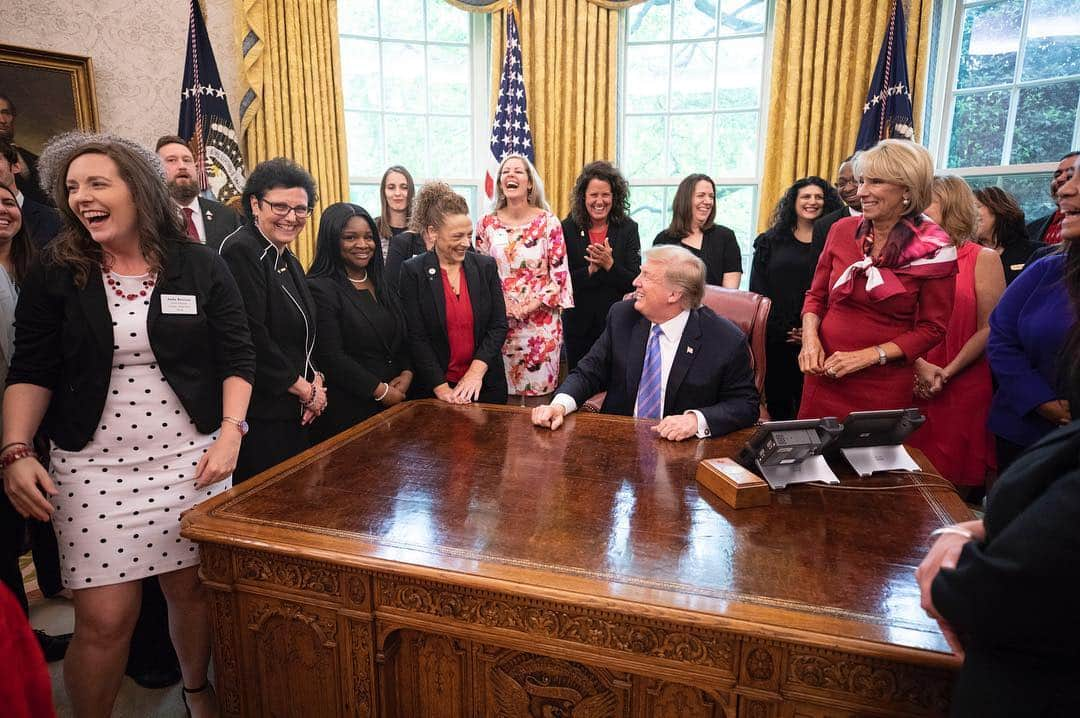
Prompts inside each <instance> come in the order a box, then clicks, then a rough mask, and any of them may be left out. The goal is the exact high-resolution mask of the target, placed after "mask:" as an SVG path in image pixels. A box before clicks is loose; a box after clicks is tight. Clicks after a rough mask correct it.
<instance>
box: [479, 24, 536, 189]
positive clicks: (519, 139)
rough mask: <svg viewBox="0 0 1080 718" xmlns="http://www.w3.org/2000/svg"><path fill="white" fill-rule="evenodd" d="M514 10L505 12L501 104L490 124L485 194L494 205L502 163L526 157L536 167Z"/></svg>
mask: <svg viewBox="0 0 1080 718" xmlns="http://www.w3.org/2000/svg"><path fill="white" fill-rule="evenodd" d="M515 14H516V13H514V11H513V10H506V11H505V15H506V53H505V56H504V57H503V69H502V79H501V80H500V81H499V102H498V106H497V107H496V108H495V119H494V121H493V122H492V123H491V155H490V157H488V169H487V172H486V174H485V176H484V193H485V194H486V195H487V199H488V203H489V204H491V203H493V202H494V201H495V183H496V182H497V181H498V179H499V178H498V177H497V176H496V175H497V174H498V171H499V163H500V162H502V160H503V158H504V157H506V156H507V155H511V154H519V155H524V156H525V157H528V158H529V162H532V163H533V164H536V152H535V150H534V149H533V139H532V130H530V129H529V116H528V112H527V111H526V104H525V78H524V76H523V75H522V74H521V72H522V66H521V36H520V35H519V34H518V26H517V20H516V19H515Z"/></svg>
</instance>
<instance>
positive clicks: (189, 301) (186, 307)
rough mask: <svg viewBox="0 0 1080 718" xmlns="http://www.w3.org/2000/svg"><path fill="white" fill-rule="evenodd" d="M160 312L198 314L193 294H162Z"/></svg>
mask: <svg viewBox="0 0 1080 718" xmlns="http://www.w3.org/2000/svg"><path fill="white" fill-rule="evenodd" d="M161 313H162V314H198V311H197V308H196V305H195V295H194V294H162V295H161Z"/></svg>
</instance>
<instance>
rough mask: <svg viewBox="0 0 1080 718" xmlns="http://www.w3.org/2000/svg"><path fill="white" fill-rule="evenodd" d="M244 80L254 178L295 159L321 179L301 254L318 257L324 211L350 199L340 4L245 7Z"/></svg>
mask: <svg viewBox="0 0 1080 718" xmlns="http://www.w3.org/2000/svg"><path fill="white" fill-rule="evenodd" d="M237 32H238V38H239V41H240V48H241V52H242V76H243V82H244V84H245V85H246V87H247V91H246V92H245V94H244V97H243V99H242V100H241V102H240V133H241V136H242V141H243V143H244V148H245V151H246V153H247V161H248V166H249V171H250V169H251V168H253V167H254V166H255V165H256V164H258V163H259V162H261V161H263V160H267V159H271V158H273V157H288V158H289V159H291V160H293V161H295V162H297V163H298V164H300V165H302V166H303V167H305V168H306V169H307V170H308V171H309V172H310V173H311V174H312V176H313V177H314V178H315V181H316V183H317V184H318V189H319V201H318V203H317V204H316V207H315V213H314V214H313V215H312V216H311V218H309V219H308V222H307V228H306V229H305V230H304V232H303V233H302V234H301V235H300V238H299V239H298V240H297V242H296V246H295V247H293V251H294V252H295V253H296V255H297V257H299V259H300V261H301V263H303V264H304V265H305V266H307V265H309V264H310V263H311V258H312V256H313V254H314V243H315V234H316V231H317V230H318V227H319V218H320V217H321V216H322V208H324V207H326V206H327V205H330V204H333V203H334V202H340V201H344V200H347V199H348V197H349V175H348V161H347V157H348V155H347V153H346V151H345V109H344V102H343V100H342V95H341V56H340V52H339V45H338V22H337V0H325V1H324V2H316V3H308V2H299V1H298V0H243V5H242V9H241V13H240V15H239V17H238V21H237Z"/></svg>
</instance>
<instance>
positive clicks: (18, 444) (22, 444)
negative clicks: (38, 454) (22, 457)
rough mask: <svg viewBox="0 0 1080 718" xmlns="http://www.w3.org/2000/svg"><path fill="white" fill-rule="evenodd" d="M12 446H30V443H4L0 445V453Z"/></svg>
mask: <svg viewBox="0 0 1080 718" xmlns="http://www.w3.org/2000/svg"><path fill="white" fill-rule="evenodd" d="M13 446H30V444H29V443H27V442H25V441H13V442H11V443H10V444H4V445H3V446H0V454H3V453H4V452H5V451H7V450H8V449H10V448H11V447H13Z"/></svg>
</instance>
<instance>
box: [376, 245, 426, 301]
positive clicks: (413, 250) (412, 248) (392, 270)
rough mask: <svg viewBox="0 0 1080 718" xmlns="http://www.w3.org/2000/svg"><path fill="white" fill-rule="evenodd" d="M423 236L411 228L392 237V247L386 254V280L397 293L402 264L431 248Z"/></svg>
mask: <svg viewBox="0 0 1080 718" xmlns="http://www.w3.org/2000/svg"><path fill="white" fill-rule="evenodd" d="M430 249H431V247H429V246H427V244H426V243H425V242H424V239H423V237H421V236H420V234H419V233H418V232H414V231H412V230H411V229H410V230H407V231H405V232H399V233H398V234H395V235H394V236H393V237H391V238H390V249H389V251H388V252H387V255H386V273H385V276H386V282H387V285H388V286H389V287H390V289H391V290H393V292H394V293H395V294H397V293H398V281H399V280H400V279H401V265H402V264H405V262H406V261H408V260H410V259H412V258H413V257H415V256H416V255H418V254H423V253H424V252H427V251H428V250H430Z"/></svg>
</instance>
